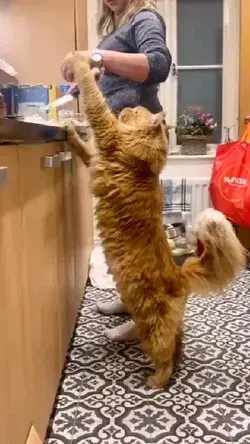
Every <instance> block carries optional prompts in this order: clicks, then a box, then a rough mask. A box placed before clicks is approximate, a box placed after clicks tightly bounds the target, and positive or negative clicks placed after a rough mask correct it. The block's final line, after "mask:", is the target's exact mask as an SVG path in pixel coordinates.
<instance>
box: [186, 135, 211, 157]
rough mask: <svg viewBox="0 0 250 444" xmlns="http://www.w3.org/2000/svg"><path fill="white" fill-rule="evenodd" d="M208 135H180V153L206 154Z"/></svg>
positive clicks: (190, 154) (191, 154) (188, 154)
mask: <svg viewBox="0 0 250 444" xmlns="http://www.w3.org/2000/svg"><path fill="white" fill-rule="evenodd" d="M208 139H209V138H208V136H181V137H180V141H181V154H183V155H185V156H198V155H205V154H207V143H208Z"/></svg>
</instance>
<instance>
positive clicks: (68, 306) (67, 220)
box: [55, 143, 79, 358]
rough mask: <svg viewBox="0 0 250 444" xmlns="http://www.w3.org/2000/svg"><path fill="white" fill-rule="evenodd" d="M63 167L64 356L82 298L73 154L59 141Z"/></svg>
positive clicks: (59, 196) (59, 191) (58, 173)
mask: <svg viewBox="0 0 250 444" xmlns="http://www.w3.org/2000/svg"><path fill="white" fill-rule="evenodd" d="M57 149H60V151H61V153H63V154H64V155H62V162H61V168H57V169H56V170H55V192H56V201H57V232H58V258H59V259H58V281H59V304H60V318H61V338H62V356H63V358H64V357H65V355H66V352H67V349H68V347H69V343H70V339H71V336H72V332H73V329H74V326H75V322H76V316H77V310H78V306H79V301H77V300H76V285H75V233H74V223H73V182H72V154H71V152H70V151H67V145H66V144H65V143H62V144H61V145H59V144H58V146H57Z"/></svg>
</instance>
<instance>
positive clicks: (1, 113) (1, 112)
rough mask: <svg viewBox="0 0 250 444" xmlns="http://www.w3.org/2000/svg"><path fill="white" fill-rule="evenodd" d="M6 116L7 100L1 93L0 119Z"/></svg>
mask: <svg viewBox="0 0 250 444" xmlns="http://www.w3.org/2000/svg"><path fill="white" fill-rule="evenodd" d="M5 116H6V106H5V100H4V95H3V94H2V93H0V117H5Z"/></svg>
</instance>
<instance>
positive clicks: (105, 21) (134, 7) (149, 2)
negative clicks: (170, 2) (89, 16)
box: [97, 0, 157, 39]
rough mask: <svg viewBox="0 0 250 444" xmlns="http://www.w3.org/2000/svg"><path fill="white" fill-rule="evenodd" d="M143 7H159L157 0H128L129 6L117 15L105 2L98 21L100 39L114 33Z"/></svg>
mask: <svg viewBox="0 0 250 444" xmlns="http://www.w3.org/2000/svg"><path fill="white" fill-rule="evenodd" d="M143 8H151V9H157V0H128V7H127V9H126V11H125V13H123V14H122V15H121V16H115V14H114V12H113V11H111V9H110V8H109V7H108V6H106V5H105V4H104V1H103V0H102V6H101V10H100V13H99V17H98V21H97V34H98V37H99V38H100V39H103V38H105V37H107V36H108V35H110V34H112V32H114V31H115V30H116V29H119V28H121V27H122V26H124V25H126V24H127V23H128V22H129V20H130V19H131V18H132V17H133V16H134V15H135V14H136V13H137V12H138V11H139V10H140V9H143Z"/></svg>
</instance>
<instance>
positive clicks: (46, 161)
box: [41, 154, 62, 168]
mask: <svg viewBox="0 0 250 444" xmlns="http://www.w3.org/2000/svg"><path fill="white" fill-rule="evenodd" d="M61 161H62V160H61V156H60V154H54V155H53V156H44V157H42V158H41V168H54V167H57V166H60V165H61Z"/></svg>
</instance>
